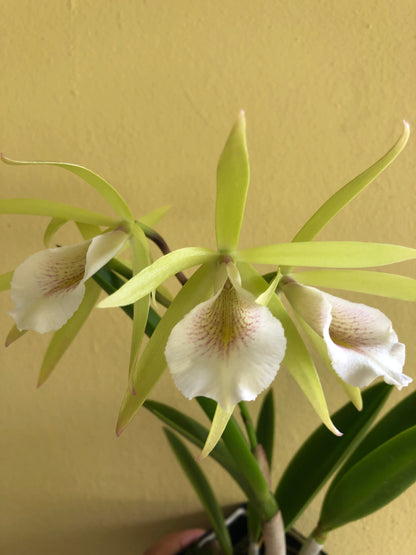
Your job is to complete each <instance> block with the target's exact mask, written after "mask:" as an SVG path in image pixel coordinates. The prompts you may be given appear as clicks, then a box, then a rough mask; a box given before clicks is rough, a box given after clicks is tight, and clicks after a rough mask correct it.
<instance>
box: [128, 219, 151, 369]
mask: <svg viewBox="0 0 416 555" xmlns="http://www.w3.org/2000/svg"><path fill="white" fill-rule="evenodd" d="M130 247H131V253H132V267H133V273H134V274H135V275H136V274H137V273H139V272H140V271H141V270H143V269H144V268H146V266H147V265H148V261H149V249H148V244H147V241H146V237H145V235H144V233H143V231H142V230H141V229H140V228H139V226H134V234H133V235H132V237H131V238H130ZM133 307H134V308H133V310H134V312H133V314H134V316H133V327H132V336H131V347H130V362H129V376H130V377H131V376H132V373H133V370H134V367H135V366H136V363H137V358H138V356H139V352H140V346H141V344H142V340H143V336H144V332H145V328H146V323H147V316H148V314H149V295H146V296H145V297H143V298H142V299H139V300H138V301H136V302H135V303H134V305H133Z"/></svg>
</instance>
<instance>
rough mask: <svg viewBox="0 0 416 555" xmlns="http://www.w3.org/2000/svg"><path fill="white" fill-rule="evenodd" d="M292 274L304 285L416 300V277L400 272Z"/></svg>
mask: <svg viewBox="0 0 416 555" xmlns="http://www.w3.org/2000/svg"><path fill="white" fill-rule="evenodd" d="M291 275H292V276H293V278H294V279H295V280H296V281H298V282H299V283H302V284H303V285H311V286H313V287H323V288H327V289H341V290H344V291H356V292H357V293H367V294H369V295H379V296H380V297H390V298H391V299H400V300H402V301H416V279H413V278H410V277H407V276H400V275H398V274H388V273H385V272H376V271H365V270H307V271H304V272H294V273H292V274H291Z"/></svg>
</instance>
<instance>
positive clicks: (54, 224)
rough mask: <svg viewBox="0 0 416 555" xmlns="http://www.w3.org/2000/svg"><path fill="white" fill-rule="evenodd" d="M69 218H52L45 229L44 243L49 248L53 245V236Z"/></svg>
mask: <svg viewBox="0 0 416 555" xmlns="http://www.w3.org/2000/svg"><path fill="white" fill-rule="evenodd" d="M67 221H68V220H64V219H63V218H52V220H51V221H50V222H49V224H48V226H47V228H46V229H45V233H44V234H43V244H44V245H45V247H46V248H47V249H48V248H49V247H50V246H51V243H52V241H53V237H54V235H55V233H56V232H57V231H59V229H61V227H62V226H64V225H65V224H66V223H67Z"/></svg>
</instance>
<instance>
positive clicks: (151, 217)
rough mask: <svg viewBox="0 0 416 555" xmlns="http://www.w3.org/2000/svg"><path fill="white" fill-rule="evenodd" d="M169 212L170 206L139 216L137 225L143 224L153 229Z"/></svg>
mask: <svg viewBox="0 0 416 555" xmlns="http://www.w3.org/2000/svg"><path fill="white" fill-rule="evenodd" d="M169 210H170V206H161V207H160V208H155V210H152V211H151V212H148V213H147V214H145V215H144V216H141V217H140V218H139V219H138V220H137V221H138V223H139V224H144V225H146V226H148V227H153V226H154V225H156V224H157V223H158V222H160V220H161V219H162V218H163V216H164V215H165V214H166V212H168V211H169Z"/></svg>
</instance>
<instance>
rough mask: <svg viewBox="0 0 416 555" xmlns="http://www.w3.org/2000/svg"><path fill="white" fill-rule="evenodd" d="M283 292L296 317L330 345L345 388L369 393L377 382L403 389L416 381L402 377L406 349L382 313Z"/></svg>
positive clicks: (312, 293)
mask: <svg viewBox="0 0 416 555" xmlns="http://www.w3.org/2000/svg"><path fill="white" fill-rule="evenodd" d="M283 291H284V293H285V295H286V297H287V299H288V301H289V302H290V304H291V305H292V307H293V308H294V310H295V312H296V313H297V314H298V315H299V316H300V317H301V318H302V319H303V320H304V321H305V322H306V323H307V324H308V325H309V326H310V327H311V328H312V329H313V330H314V331H315V332H316V333H317V334H319V335H320V336H321V337H322V338H323V339H324V341H325V344H326V347H327V350H328V355H329V358H330V361H331V364H332V366H333V368H334V370H335V372H336V373H337V374H338V375H339V377H340V378H341V379H342V380H344V381H345V382H346V383H348V384H350V385H352V386H355V387H366V386H367V385H369V384H370V383H371V382H372V381H373V380H375V379H376V378H377V377H380V376H381V377H383V379H384V381H385V382H386V383H388V384H391V385H395V386H396V387H397V388H398V389H401V388H402V387H403V386H406V385H408V384H409V383H410V382H411V381H412V379H411V378H410V377H409V376H406V375H405V374H403V365H404V361H405V346H404V345H403V343H400V342H399V341H398V337H397V335H396V333H395V331H394V330H393V327H392V323H391V321H390V320H389V319H388V318H387V316H386V315H385V314H383V313H382V312H381V311H380V310H378V309H376V308H372V307H369V306H366V305H364V304H361V303H353V302H350V301H347V300H345V299H341V298H339V297H334V296H333V295H330V294H328V293H324V292H322V291H320V290H319V289H316V288H314V287H309V286H305V285H300V284H299V283H296V282H294V281H287V282H286V283H285V284H284V285H283Z"/></svg>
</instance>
